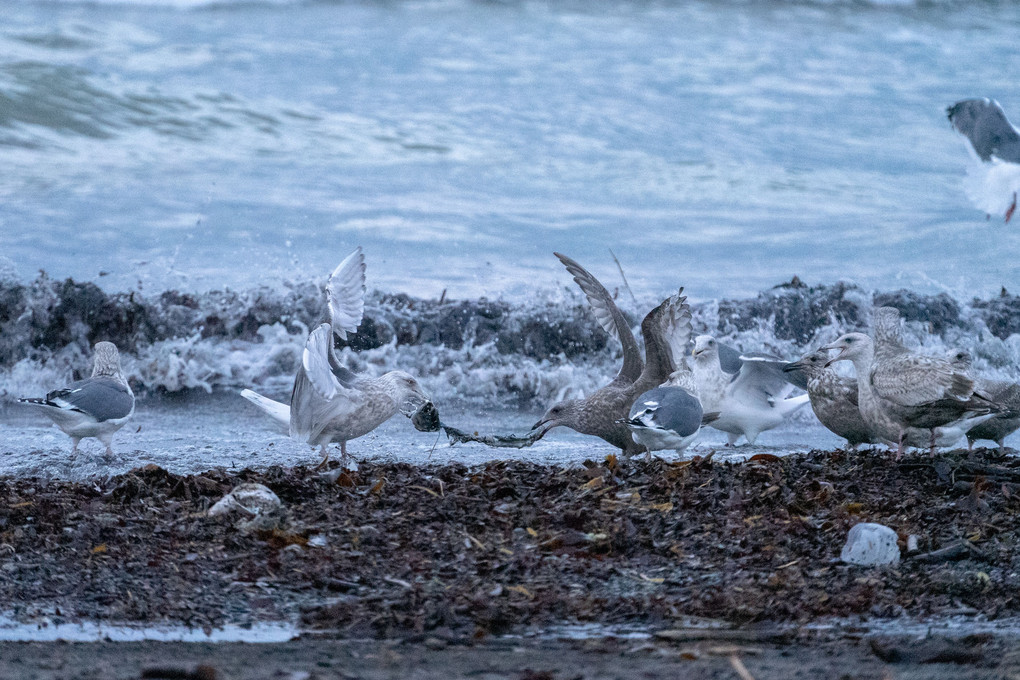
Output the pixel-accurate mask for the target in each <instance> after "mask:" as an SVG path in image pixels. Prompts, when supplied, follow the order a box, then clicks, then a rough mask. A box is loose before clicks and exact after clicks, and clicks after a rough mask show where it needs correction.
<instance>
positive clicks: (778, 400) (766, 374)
mask: <svg viewBox="0 0 1020 680" xmlns="http://www.w3.org/2000/svg"><path fill="white" fill-rule="evenodd" d="M692 355H693V356H694V378H695V380H696V381H697V384H698V391H699V392H700V396H701V403H702V406H704V408H705V409H706V410H708V411H718V412H719V418H718V419H717V420H715V421H714V422H713V423H711V426H712V427H714V428H716V429H717V430H722V431H723V432H726V433H727V439H728V440H729V444H730V445H731V446H732V445H733V444H735V443H736V442H737V440H738V439H739V438H740V436H741V435H744V436H745V437H746V438H747V443H749V444H754V442H755V440H756V439H757V438H758V435H759V434H761V433H762V432H764V431H765V430H771V429H772V428H774V427H779V425H781V424H782V423H783V421H784V420H785V419H786V418H787V417H788V416H789V415H790V414H792V413H793V412H794V411H796V410H797V409H799V408H800V407H801V406H804V405H805V404H807V403H808V401H809V397H808V395H806V394H801V395H797V396H790V395H791V393H792V392H793V390H794V388H795V387H796V386H795V385H794V384H793V383H791V382H790V380H789V377H788V376H787V375H785V374H784V373H783V367H784V366H785V365H786V363H785V362H784V361H782V360H781V359H779V358H778V357H771V356H768V355H738V359H737V360H738V361H739V362H740V363H739V368H738V369H737V371H736V373H735V374H733V373H729V372H727V371H726V370H725V368H724V366H723V363H722V361H723V357H724V356H725V355H726V353H725V351H723V352H721V351H720V348H719V343H718V342H717V341H716V339H715V338H713V337H712V336H711V335H699V336H698V337H696V338H695V339H694V350H693V351H692ZM728 363H730V364H731V365H732V363H733V362H732V359H730V360H729V362H728ZM794 379H795V380H796V379H797V378H794Z"/></svg>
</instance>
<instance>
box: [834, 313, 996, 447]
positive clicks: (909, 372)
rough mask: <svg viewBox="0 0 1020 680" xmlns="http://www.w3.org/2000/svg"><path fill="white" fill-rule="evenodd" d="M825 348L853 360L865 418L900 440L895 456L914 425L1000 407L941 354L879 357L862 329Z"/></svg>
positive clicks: (929, 426) (928, 426) (938, 423)
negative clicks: (980, 393)
mask: <svg viewBox="0 0 1020 680" xmlns="http://www.w3.org/2000/svg"><path fill="white" fill-rule="evenodd" d="M819 349H821V350H839V354H837V355H836V356H835V357H833V358H831V359H830V360H829V362H828V363H829V364H832V363H834V362H836V361H844V360H845V361H850V362H852V363H853V365H854V370H855V371H856V372H857V376H858V377H857V390H858V404H859V406H860V409H861V415H862V416H863V417H864V420H865V422H866V423H867V424H868V426H869V427H871V429H872V430H873V431H874V433H875V434H876V435H877V436H879V437H881V438H882V439H884V440H886V441H889V442H896V443H897V457H899V456H901V455H902V454H903V448H904V446H905V445H906V444H908V443H909V442H907V441H906V435H907V433H908V431H909V429H910V428H912V427H913V428H923V429H925V430H929V431H930V432H931V445H932V448H934V446H935V444H936V439H937V431H936V429H937V428H939V427H945V426H955V425H959V424H961V423H963V422H965V421H968V422H970V423H971V424H973V425H976V424H977V422H976V421H974V420H973V419H974V418H975V417H979V416H989V417H990V415H991V414H992V413H993V412H995V411H997V410H1001V409H998V408H997V407H995V405H994V404H992V403H991V402H989V401H988V400H987V399H985V398H984V397H983V396H982V395H976V394H975V393H974V381H973V380H971V379H970V378H968V377H967V376H966V375H965V374H963V373H961V372H959V371H957V370H956V369H955V368H954V367H953V366H952V364H951V363H950V362H949V361H948V360H947V359H944V358H942V357H935V356H927V355H922V354H915V353H906V354H903V355H900V356H892V357H888V358H880V357H878V356H876V353H875V344H874V342H873V341H872V339H871V338H870V337H868V336H867V335H865V334H864V333H846V334H844V335H842V336H840V337H839V338H838V339H837V340H836V341H835V342H833V343H831V344H829V345H825V346H823V347H821V348H819Z"/></svg>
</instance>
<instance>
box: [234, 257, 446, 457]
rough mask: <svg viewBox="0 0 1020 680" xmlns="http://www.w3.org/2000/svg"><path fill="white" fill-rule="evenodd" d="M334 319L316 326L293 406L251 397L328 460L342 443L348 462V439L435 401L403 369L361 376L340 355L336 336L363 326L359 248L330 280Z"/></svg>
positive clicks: (249, 395)
mask: <svg viewBox="0 0 1020 680" xmlns="http://www.w3.org/2000/svg"><path fill="white" fill-rule="evenodd" d="M326 298H327V305H328V312H329V323H323V324H321V325H319V326H318V327H317V328H315V329H314V330H312V332H311V333H309V335H308V339H307V341H306V342H305V348H304V351H303V352H302V353H301V365H300V366H299V367H298V370H297V374H296V375H295V376H294V387H293V390H292V391H291V397H290V404H289V405H287V404H283V403H280V402H278V401H274V400H272V399H269V398H267V397H264V396H262V395H261V394H258V393H256V392H253V391H252V390H242V391H241V396H243V397H245V398H246V399H248V400H249V401H251V402H252V403H254V404H255V405H256V406H258V407H259V408H260V409H262V410H263V411H264V412H265V413H267V414H268V415H269V416H270V417H271V418H272V419H273V420H274V421H276V423H277V424H278V425H279V426H280V427H281V428H285V429H286V431H287V432H288V433H289V434H290V436H291V437H293V438H295V439H298V440H300V441H304V442H307V443H309V444H311V445H312V446H313V447H315V446H317V447H320V450H321V453H322V462H321V463H319V468H322V467H323V466H325V464H326V463H327V462H328V461H329V452H328V450H327V449H326V445H327V444H329V443H331V442H339V443H340V464H341V466H345V465H347V462H348V454H347V442H348V441H350V440H351V439H356V438H358V437H361V436H363V435H366V434H368V433H369V432H371V431H372V430H374V429H375V428H377V427H379V426H380V425H382V424H383V423H384V422H386V421H387V420H389V419H390V418H392V417H393V416H394V415H396V414H397V413H403V414H404V415H406V416H411V415H412V414H413V413H414V411H415V410H416V409H417V408H418V407H419V406H421V405H423V404H425V403H426V402H428V401H429V397H428V395H427V394H426V393H425V391H424V390H423V389H422V387H421V385H420V384H419V383H418V381H417V380H416V379H415V378H414V377H413V376H411V375H409V374H407V373H405V372H403V371H389V372H387V373H384V374H383V375H381V376H378V377H375V378H372V377H363V376H360V375H357V374H356V373H354V372H353V371H351V370H350V369H348V368H347V367H345V366H344V365H343V364H341V363H340V360H339V359H338V358H337V356H336V351H335V349H334V346H333V335H334V334H335V335H337V336H339V337H340V338H341V339H342V340H346V339H347V334H348V333H354V332H355V331H356V330H357V328H358V326H359V325H360V324H361V319H362V316H363V314H364V309H365V258H364V256H363V255H362V252H361V248H360V247H359V248H357V249H355V251H354V252H353V253H351V254H350V255H349V256H347V258H345V259H344V261H343V262H341V263H340V264H339V265H338V266H337V268H336V269H335V270H333V273H332V275H331V276H330V277H329V281H328V282H327V283H326Z"/></svg>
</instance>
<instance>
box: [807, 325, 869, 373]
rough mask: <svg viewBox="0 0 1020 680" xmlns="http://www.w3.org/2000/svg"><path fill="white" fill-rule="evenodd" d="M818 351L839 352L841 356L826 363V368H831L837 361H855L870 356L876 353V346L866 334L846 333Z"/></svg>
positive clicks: (838, 355)
mask: <svg viewBox="0 0 1020 680" xmlns="http://www.w3.org/2000/svg"><path fill="white" fill-rule="evenodd" d="M818 349H819V351H828V350H833V349H835V350H839V354H837V355H836V356H834V357H832V358H831V359H829V360H828V361H827V362H825V366H826V367H829V366H831V365H832V364H834V363H835V362H837V361H844V360H845V361H853V360H854V359H859V358H863V357H865V356H868V355H869V354H870V353H871V352H872V351H874V344H873V343H872V342H871V338H869V337H868V336H867V335H865V334H864V333H846V334H844V335H841V336H839V337H838V338H837V339H836V341H835V342H832V343H829V344H828V345H823V346H822V347H819V348H818Z"/></svg>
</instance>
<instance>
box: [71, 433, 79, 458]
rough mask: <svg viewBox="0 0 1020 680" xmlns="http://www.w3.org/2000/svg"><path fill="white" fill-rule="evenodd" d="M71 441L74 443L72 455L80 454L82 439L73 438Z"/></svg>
mask: <svg viewBox="0 0 1020 680" xmlns="http://www.w3.org/2000/svg"><path fill="white" fill-rule="evenodd" d="M71 441H72V442H74V446H72V447H71V455H72V456H74V455H77V454H78V442H80V441H81V437H71Z"/></svg>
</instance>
